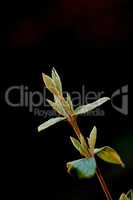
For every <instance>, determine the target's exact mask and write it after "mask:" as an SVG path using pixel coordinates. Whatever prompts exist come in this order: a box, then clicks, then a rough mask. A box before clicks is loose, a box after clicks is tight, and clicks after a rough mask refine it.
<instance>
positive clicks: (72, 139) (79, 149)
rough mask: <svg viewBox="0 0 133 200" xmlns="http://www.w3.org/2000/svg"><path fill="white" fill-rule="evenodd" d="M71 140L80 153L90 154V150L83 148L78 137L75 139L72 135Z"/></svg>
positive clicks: (83, 154)
mask: <svg viewBox="0 0 133 200" xmlns="http://www.w3.org/2000/svg"><path fill="white" fill-rule="evenodd" d="M70 140H71V142H72V144H73V146H74V147H75V148H76V149H77V150H78V151H79V152H80V154H81V155H82V156H88V151H85V150H84V149H83V148H82V146H81V144H80V142H79V141H78V140H77V139H75V138H74V137H71V136H70Z"/></svg>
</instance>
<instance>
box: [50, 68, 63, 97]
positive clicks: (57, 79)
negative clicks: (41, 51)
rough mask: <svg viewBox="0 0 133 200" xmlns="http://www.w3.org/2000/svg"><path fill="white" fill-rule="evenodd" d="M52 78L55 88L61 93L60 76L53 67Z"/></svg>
mask: <svg viewBox="0 0 133 200" xmlns="http://www.w3.org/2000/svg"><path fill="white" fill-rule="evenodd" d="M52 79H53V81H54V83H55V85H56V88H57V90H58V91H59V93H60V94H61V95H62V84H61V80H60V77H59V75H58V73H57V71H56V70H55V68H53V69H52Z"/></svg>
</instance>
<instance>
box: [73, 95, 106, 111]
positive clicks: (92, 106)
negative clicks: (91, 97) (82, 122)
mask: <svg viewBox="0 0 133 200" xmlns="http://www.w3.org/2000/svg"><path fill="white" fill-rule="evenodd" d="M108 100H110V98H109V97H102V98H100V99H98V100H97V101H94V102H93V103H89V104H87V105H83V106H79V107H78V108H76V109H75V113H76V115H80V114H85V113H87V112H89V111H91V110H93V109H95V108H97V107H98V106H100V105H102V104H103V103H105V102H106V101H108Z"/></svg>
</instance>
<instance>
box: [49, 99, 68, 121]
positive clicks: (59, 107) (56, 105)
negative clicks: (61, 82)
mask: <svg viewBox="0 0 133 200" xmlns="http://www.w3.org/2000/svg"><path fill="white" fill-rule="evenodd" d="M47 102H48V103H49V104H50V106H51V107H52V108H53V109H54V110H55V111H56V112H57V113H59V114H60V115H63V116H65V117H66V112H65V110H64V108H63V106H62V104H61V103H60V102H59V100H58V101H56V103H55V102H53V101H51V100H49V99H47Z"/></svg>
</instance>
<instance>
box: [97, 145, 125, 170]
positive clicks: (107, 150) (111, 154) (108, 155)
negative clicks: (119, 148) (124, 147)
mask: <svg viewBox="0 0 133 200" xmlns="http://www.w3.org/2000/svg"><path fill="white" fill-rule="evenodd" d="M94 153H95V154H96V155H97V156H98V157H99V158H101V159H102V160H104V161H106V162H109V163H113V164H118V165H121V166H122V167H124V163H123V162H122V160H121V158H120V156H119V155H118V153H117V152H116V151H115V150H114V149H112V148H111V147H108V146H105V147H102V148H99V149H95V150H94Z"/></svg>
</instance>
